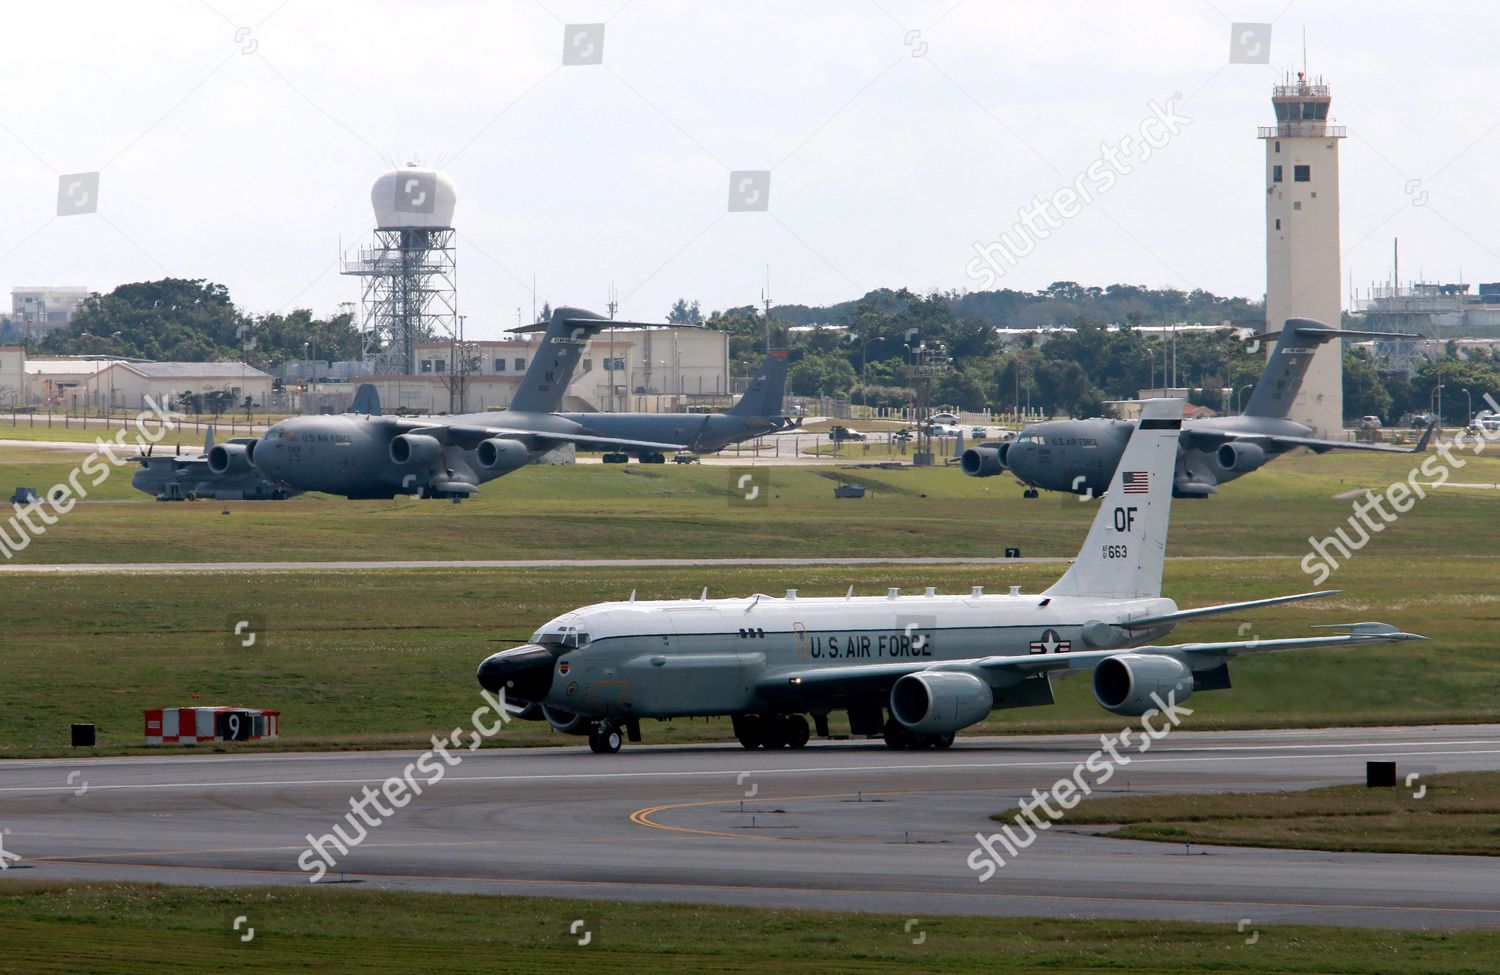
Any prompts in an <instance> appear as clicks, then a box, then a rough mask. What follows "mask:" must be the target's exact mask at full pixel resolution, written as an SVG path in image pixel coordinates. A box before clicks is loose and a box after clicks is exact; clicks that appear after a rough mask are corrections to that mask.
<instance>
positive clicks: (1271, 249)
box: [1259, 71, 1344, 437]
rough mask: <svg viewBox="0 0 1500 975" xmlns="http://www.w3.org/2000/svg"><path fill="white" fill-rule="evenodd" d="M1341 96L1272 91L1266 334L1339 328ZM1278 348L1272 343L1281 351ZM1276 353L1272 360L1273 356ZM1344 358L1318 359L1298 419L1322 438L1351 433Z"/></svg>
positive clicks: (1297, 86)
mask: <svg viewBox="0 0 1500 975" xmlns="http://www.w3.org/2000/svg"><path fill="white" fill-rule="evenodd" d="M1332 103H1333V95H1332V92H1331V91H1330V90H1329V87H1328V85H1326V84H1325V83H1324V82H1323V80H1322V79H1321V78H1319V79H1309V78H1308V76H1307V72H1305V71H1299V72H1297V78H1296V81H1295V82H1293V81H1292V80H1291V79H1290V78H1288V79H1286V80H1285V82H1284V83H1283V84H1279V85H1276V86H1275V87H1274V88H1272V89H1271V105H1272V106H1273V107H1274V108H1275V110H1276V124H1275V125H1273V126H1263V127H1261V129H1260V133H1259V135H1260V138H1261V139H1262V140H1263V141H1264V142H1265V144H1266V328H1267V329H1268V330H1269V331H1272V332H1278V331H1280V330H1281V327H1282V325H1283V324H1284V323H1285V322H1286V320H1287V319H1288V318H1311V319H1315V320H1316V321H1320V322H1323V323H1324V324H1326V325H1328V326H1329V327H1330V328H1338V327H1339V324H1340V315H1341V312H1342V308H1343V305H1342V303H1341V295H1340V284H1339V264H1340V261H1339V253H1340V252H1339V140H1340V139H1342V138H1344V127H1343V126H1342V125H1329V124H1328V109H1329V107H1330V106H1331V105H1332ZM1274 345H1275V343H1274V342H1273V343H1270V346H1271V347H1274ZM1270 351H1271V349H1270V348H1267V350H1266V354H1267V356H1269V355H1270ZM1343 355H1344V350H1343V348H1342V347H1341V343H1339V342H1329V343H1327V344H1326V345H1324V346H1322V347H1321V348H1319V349H1318V351H1317V352H1316V353H1315V354H1314V356H1313V364H1312V367H1311V368H1310V369H1309V370H1308V372H1307V377H1306V379H1305V380H1304V381H1303V384H1302V393H1301V395H1300V396H1298V398H1297V401H1296V402H1295V403H1294V404H1293V406H1292V411H1291V419H1293V420H1296V421H1297V422H1299V423H1305V424H1307V425H1308V426H1310V427H1312V428H1313V429H1314V430H1315V431H1316V432H1315V433H1314V436H1317V437H1337V436H1339V435H1340V433H1341V432H1342V431H1343V428H1344V388H1343V381H1344V364H1343Z"/></svg>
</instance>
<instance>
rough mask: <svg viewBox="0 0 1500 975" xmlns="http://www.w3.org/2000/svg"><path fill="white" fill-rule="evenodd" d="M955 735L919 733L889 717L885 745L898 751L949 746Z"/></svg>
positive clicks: (886, 722)
mask: <svg viewBox="0 0 1500 975" xmlns="http://www.w3.org/2000/svg"><path fill="white" fill-rule="evenodd" d="M954 737H955V736H954V735H953V734H952V733H949V734H946V735H919V734H915V733H913V732H912V731H910V730H908V729H907V727H906V725H904V724H902V723H901V722H899V721H897V720H896V719H895V718H887V719H886V721H885V747H887V748H893V749H895V750H896V751H908V750H915V749H918V748H947V747H949V746H950V745H952V744H953V739H954Z"/></svg>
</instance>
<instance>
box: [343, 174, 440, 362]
mask: <svg viewBox="0 0 1500 975" xmlns="http://www.w3.org/2000/svg"><path fill="white" fill-rule="evenodd" d="M457 201H458V195H457V193H456V192H455V190H454V187H453V180H451V179H449V178H448V176H447V175H446V174H444V173H442V172H439V171H438V170H436V169H427V168H424V167H421V166H418V165H417V164H416V163H408V164H407V165H405V166H403V167H402V168H400V169H394V170H392V171H390V172H388V173H386V174H384V175H382V176H381V177H380V178H379V179H377V180H376V181H375V185H374V186H373V187H372V188H371V189H370V204H371V206H372V207H373V208H374V210H375V234H374V239H373V243H372V244H371V245H370V246H369V247H362V248H360V249H359V250H358V251H357V252H356V254H355V256H354V257H353V258H352V259H346V260H345V261H344V262H343V266H342V268H341V269H340V270H341V272H342V273H344V274H348V275H352V276H354V277H359V278H362V279H363V280H364V288H363V295H362V300H361V312H362V316H363V317H362V321H361V328H362V329H363V331H364V335H365V347H364V358H365V360H366V361H369V362H371V363H373V364H374V368H375V372H376V373H377V374H385V375H390V374H397V375H410V374H412V373H413V372H415V371H416V363H415V361H414V356H413V352H414V350H415V348H416V344H417V343H418V342H421V341H424V340H432V339H439V340H441V339H444V338H447V339H449V340H451V341H455V342H458V341H461V340H462V336H461V335H460V334H459V327H460V325H459V318H458V289H457V281H458V267H457V262H456V254H455V251H454V244H453V238H454V230H453V208H454V205H455V204H456V203H457Z"/></svg>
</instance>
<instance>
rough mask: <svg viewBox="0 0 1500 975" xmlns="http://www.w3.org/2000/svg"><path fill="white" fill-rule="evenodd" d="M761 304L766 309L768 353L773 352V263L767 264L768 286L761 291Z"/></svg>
mask: <svg viewBox="0 0 1500 975" xmlns="http://www.w3.org/2000/svg"><path fill="white" fill-rule="evenodd" d="M760 301H761V304H762V305H764V306H765V309H766V355H770V354H771V265H769V264H767V265H766V286H765V287H764V288H762V289H761V292H760Z"/></svg>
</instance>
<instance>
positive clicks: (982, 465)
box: [959, 442, 1010, 477]
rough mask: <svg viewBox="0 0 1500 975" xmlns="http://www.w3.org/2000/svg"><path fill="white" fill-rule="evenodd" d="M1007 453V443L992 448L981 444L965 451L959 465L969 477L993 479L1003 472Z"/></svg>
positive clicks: (1008, 449)
mask: <svg viewBox="0 0 1500 975" xmlns="http://www.w3.org/2000/svg"><path fill="white" fill-rule="evenodd" d="M1009 453H1010V443H1009V442H1006V443H1002V444H998V445H996V446H993V447H991V446H989V445H987V444H981V445H980V446H978V447H970V448H969V449H968V450H965V451H964V455H963V457H962V458H961V459H960V461H959V464H960V466H962V467H963V471H964V473H965V474H967V475H969V476H970V477H994V476H995V475H996V474H1002V473H1004V472H1005V466H1006V465H1005V457H1006V455H1007V454H1009Z"/></svg>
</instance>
